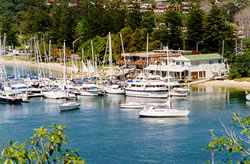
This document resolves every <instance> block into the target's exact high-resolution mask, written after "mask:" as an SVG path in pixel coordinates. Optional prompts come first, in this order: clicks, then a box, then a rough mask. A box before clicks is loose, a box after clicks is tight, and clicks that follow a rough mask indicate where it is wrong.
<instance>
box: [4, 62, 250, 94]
mask: <svg viewBox="0 0 250 164" xmlns="http://www.w3.org/2000/svg"><path fill="white" fill-rule="evenodd" d="M5 64H6V65H8V66H13V65H15V64H16V65H24V66H29V67H37V63H34V62H25V61H20V60H17V61H13V60H6V61H5ZM40 67H41V68H43V69H49V68H50V70H51V71H56V72H61V73H62V72H63V71H64V66H63V65H61V64H60V63H40ZM67 74H72V67H70V66H67ZM199 82H200V83H199ZM189 84H190V85H191V86H194V87H207V86H211V87H224V88H232V89H233V88H234V89H240V90H249V91H250V82H247V81H243V82H238V81H234V80H212V81H202V80H200V81H194V82H191V83H189Z"/></svg>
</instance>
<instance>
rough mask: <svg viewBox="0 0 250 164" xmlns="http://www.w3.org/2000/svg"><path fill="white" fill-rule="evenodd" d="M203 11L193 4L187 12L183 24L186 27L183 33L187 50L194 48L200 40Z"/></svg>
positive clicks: (202, 31)
mask: <svg viewBox="0 0 250 164" xmlns="http://www.w3.org/2000/svg"><path fill="white" fill-rule="evenodd" d="M204 15H205V14H204V11H203V10H201V9H200V8H199V7H198V6H193V7H192V9H191V10H190V11H189V13H188V14H187V17H186V20H185V25H186V28H187V31H186V34H185V47H186V49H189V50H195V48H196V43H197V42H199V41H202V36H203V33H204V30H203V19H204Z"/></svg>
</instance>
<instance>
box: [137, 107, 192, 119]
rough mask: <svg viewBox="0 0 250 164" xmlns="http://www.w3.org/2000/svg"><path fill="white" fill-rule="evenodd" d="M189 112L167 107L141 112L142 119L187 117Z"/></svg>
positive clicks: (152, 108)
mask: <svg viewBox="0 0 250 164" xmlns="http://www.w3.org/2000/svg"><path fill="white" fill-rule="evenodd" d="M189 112H190V111H189V110H187V109H185V110H177V109H174V108H165V107H150V108H149V109H147V108H144V109H143V110H141V111H140V112H139V116H140V117H187V116H188V114H189Z"/></svg>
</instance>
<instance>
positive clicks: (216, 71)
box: [145, 53, 228, 81]
mask: <svg viewBox="0 0 250 164" xmlns="http://www.w3.org/2000/svg"><path fill="white" fill-rule="evenodd" d="M170 54H171V53H170ZM222 60H223V58H222V56H221V55H219V54H217V53H214V54H189V55H180V56H178V57H171V55H170V56H169V57H161V62H160V63H154V64H150V65H149V66H148V67H146V68H145V70H147V71H149V72H151V73H153V74H160V75H162V76H166V75H167V73H168V72H169V74H170V76H172V77H176V78H177V79H178V80H180V81H186V80H188V81H192V80H198V79H209V78H214V77H221V76H223V75H225V74H226V73H227V72H228V69H227V67H226V65H225V64H224V63H223V61H222Z"/></svg>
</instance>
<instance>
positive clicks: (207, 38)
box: [203, 5, 235, 52]
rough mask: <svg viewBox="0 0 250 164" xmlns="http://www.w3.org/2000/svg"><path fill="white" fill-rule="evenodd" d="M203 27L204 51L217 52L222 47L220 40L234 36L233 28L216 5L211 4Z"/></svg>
mask: <svg viewBox="0 0 250 164" xmlns="http://www.w3.org/2000/svg"><path fill="white" fill-rule="evenodd" d="M203 27H204V35H203V41H204V44H203V45H204V51H205V52H218V51H219V50H220V49H221V47H222V46H221V45H222V40H224V39H225V38H235V30H234V28H233V27H232V25H230V24H228V23H227V22H226V20H225V17H224V15H223V13H222V10H221V9H220V8H219V7H217V6H216V5H213V6H212V9H211V10H210V13H209V14H208V15H207V16H206V17H205V21H204V26H203Z"/></svg>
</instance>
